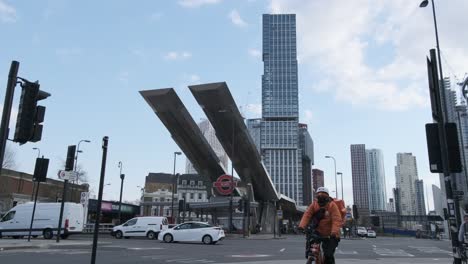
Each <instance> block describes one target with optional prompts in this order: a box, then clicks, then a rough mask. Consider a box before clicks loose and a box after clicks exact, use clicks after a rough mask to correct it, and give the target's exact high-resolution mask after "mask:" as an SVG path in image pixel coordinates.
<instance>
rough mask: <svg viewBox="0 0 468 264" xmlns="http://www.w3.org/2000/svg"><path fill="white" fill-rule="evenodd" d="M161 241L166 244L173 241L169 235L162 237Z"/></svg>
mask: <svg viewBox="0 0 468 264" xmlns="http://www.w3.org/2000/svg"><path fill="white" fill-rule="evenodd" d="M163 240H164V242H166V243H171V242H172V241H173V240H174V238H173V237H172V235H171V234H165V235H164V237H163Z"/></svg>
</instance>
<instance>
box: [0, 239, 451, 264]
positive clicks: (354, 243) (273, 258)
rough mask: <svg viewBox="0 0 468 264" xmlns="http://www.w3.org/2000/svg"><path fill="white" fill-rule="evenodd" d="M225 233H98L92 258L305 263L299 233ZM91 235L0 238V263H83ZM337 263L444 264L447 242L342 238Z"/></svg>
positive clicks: (103, 261) (447, 260) (102, 262)
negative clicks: (209, 238) (152, 236)
mask: <svg viewBox="0 0 468 264" xmlns="http://www.w3.org/2000/svg"><path fill="white" fill-rule="evenodd" d="M272 238H273V236H271V235H267V234H263V235H252V236H250V237H249V238H248V239H243V238H242V235H239V236H236V235H232V236H231V235H230V236H229V237H227V238H226V239H225V240H223V241H221V242H219V243H218V244H216V245H203V244H201V243H198V242H196V243H163V242H161V241H157V240H148V239H146V238H130V239H115V238H113V237H111V236H108V235H102V236H101V235H100V236H99V245H98V251H97V262H96V263H100V264H107V263H109V264H110V263H112V264H114V263H117V264H118V263H171V264H184V263H201V264H210V263H220V264H221V263H223V264H231V263H243V264H280V263H281V264H283V263H288V264H296V263H305V258H304V240H305V239H304V236H302V235H293V236H282V237H281V238H280V239H272ZM91 245H92V236H89V235H83V236H71V237H70V238H69V239H67V240H61V242H60V244H56V243H55V240H43V239H41V238H37V239H34V240H32V241H31V242H27V241H26V240H24V239H23V240H19V239H0V248H3V250H0V263H32V262H33V263H35V264H41V263H44V264H46V263H47V264H59V263H60V264H63V262H64V260H66V263H67V264H81V263H88V262H89V260H90V257H91ZM335 257H336V262H337V263H341V264H357V263H360V264H371V263H382V264H396V263H400V264H409V263H415V264H423V263H428V264H442V263H444V264H447V263H451V252H450V243H449V242H447V241H435V240H422V239H414V238H388V237H379V238H377V239H353V240H348V239H343V240H341V242H340V244H339V247H338V248H337V251H336V254H335Z"/></svg>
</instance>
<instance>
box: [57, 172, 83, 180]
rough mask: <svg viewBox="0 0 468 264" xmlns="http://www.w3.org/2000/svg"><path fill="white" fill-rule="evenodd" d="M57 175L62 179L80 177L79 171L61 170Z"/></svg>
mask: <svg viewBox="0 0 468 264" xmlns="http://www.w3.org/2000/svg"><path fill="white" fill-rule="evenodd" d="M57 176H58V178H59V179H61V180H67V181H75V180H76V179H77V178H78V172H76V171H65V170H59V171H58V173H57Z"/></svg>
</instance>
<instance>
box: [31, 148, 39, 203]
mask: <svg viewBox="0 0 468 264" xmlns="http://www.w3.org/2000/svg"><path fill="white" fill-rule="evenodd" d="M32 149H34V150H37V158H40V157H41V149H40V148H32ZM31 181H32V186H33V187H32V191H31V201H32V200H33V199H34V189H35V188H36V182H35V181H34V177H33V179H31Z"/></svg>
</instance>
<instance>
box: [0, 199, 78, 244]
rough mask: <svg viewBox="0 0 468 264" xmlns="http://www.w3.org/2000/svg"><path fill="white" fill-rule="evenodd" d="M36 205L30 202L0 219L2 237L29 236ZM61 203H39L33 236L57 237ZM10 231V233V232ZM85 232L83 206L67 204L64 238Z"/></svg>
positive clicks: (64, 212) (63, 229) (63, 222)
mask: <svg viewBox="0 0 468 264" xmlns="http://www.w3.org/2000/svg"><path fill="white" fill-rule="evenodd" d="M33 206H34V203H32V202H29V203H25V204H20V205H17V206H15V207H13V208H12V209H11V210H10V211H8V213H6V214H5V215H4V216H3V217H2V218H1V219H0V237H2V236H11V237H15V238H19V237H22V236H27V235H28V234H29V227H30V225H31V216H32V211H33ZM60 206H61V204H60V203H37V204H36V212H35V214H34V224H33V230H34V231H32V233H31V235H33V236H41V235H42V236H44V238H45V239H51V238H52V237H53V236H54V235H57V229H58V222H59V217H60ZM9 230H10V231H9ZM82 231H83V206H82V205H81V204H76V203H65V204H64V208H63V218H62V228H61V231H60V233H61V234H62V235H61V237H62V238H64V239H65V238H67V237H68V236H69V235H70V234H74V233H81V232H82Z"/></svg>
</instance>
